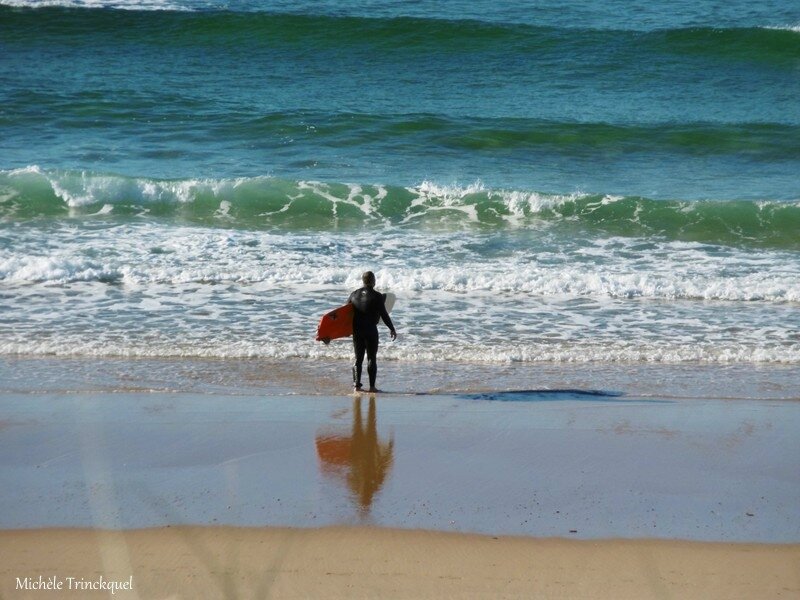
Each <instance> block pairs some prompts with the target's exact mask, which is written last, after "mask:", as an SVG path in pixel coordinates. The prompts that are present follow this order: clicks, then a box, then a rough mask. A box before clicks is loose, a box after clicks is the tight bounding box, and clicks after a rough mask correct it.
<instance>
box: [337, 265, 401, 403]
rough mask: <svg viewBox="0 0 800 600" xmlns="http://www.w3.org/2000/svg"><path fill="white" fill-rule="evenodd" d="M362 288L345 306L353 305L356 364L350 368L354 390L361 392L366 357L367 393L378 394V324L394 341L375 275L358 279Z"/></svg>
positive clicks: (392, 327) (368, 272)
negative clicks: (376, 285) (381, 320)
mask: <svg viewBox="0 0 800 600" xmlns="http://www.w3.org/2000/svg"><path fill="white" fill-rule="evenodd" d="M361 281H362V283H363V284H364V286H363V287H361V288H359V289H357V290H355V291H354V292H353V293H352V294H350V298H348V300H347V301H348V302H349V303H350V304H352V305H353V350H354V351H355V354H356V362H355V364H354V365H353V386H354V388H355V389H356V390H360V389H361V387H362V386H361V369H362V366H363V364H364V353H366V355H367V374H368V375H369V391H370V392H377V391H378V390H377V389H376V388H375V378H376V377H377V375H378V363H377V357H378V321H379V320H380V319H383V322H384V323H385V324H386V326H387V327H388V328H389V331H390V332H391V336H392V340H395V339H397V332H396V331H395V329H394V325H393V324H392V320H391V319H390V318H389V313H388V312H386V306H385V305H384V296H383V294H381V293H379V292H376V291H375V274H374V273H373V272H372V271H366V272H365V273H364V274H363V275H362V276H361Z"/></svg>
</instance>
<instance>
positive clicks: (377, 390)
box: [368, 387, 380, 394]
mask: <svg viewBox="0 0 800 600" xmlns="http://www.w3.org/2000/svg"><path fill="white" fill-rule="evenodd" d="M368 391H369V393H370V394H377V393H378V392H380V390H379V389H378V388H375V387H371V388H369V390H368Z"/></svg>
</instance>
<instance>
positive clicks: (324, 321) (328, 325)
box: [317, 292, 397, 344]
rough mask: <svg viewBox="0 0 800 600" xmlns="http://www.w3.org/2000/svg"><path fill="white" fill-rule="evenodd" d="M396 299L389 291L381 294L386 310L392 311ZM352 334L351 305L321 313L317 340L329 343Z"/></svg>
mask: <svg viewBox="0 0 800 600" xmlns="http://www.w3.org/2000/svg"><path fill="white" fill-rule="evenodd" d="M396 299H397V296H395V295H394V294H393V293H391V292H387V293H385V294H384V295H383V300H384V305H385V306H386V312H392V307H394V302H395V300H396ZM351 335H353V305H352V304H350V303H348V304H345V305H343V306H340V307H339V308H334V309H333V310H332V311H330V312H327V313H325V314H324V315H322V318H321V319H320V320H319V326H318V327H317V341H318V342H323V343H324V344H330V343H331V340H338V339H339V338H343V337H350V336H351Z"/></svg>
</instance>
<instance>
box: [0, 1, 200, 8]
mask: <svg viewBox="0 0 800 600" xmlns="http://www.w3.org/2000/svg"><path fill="white" fill-rule="evenodd" d="M0 5H4V6H12V7H14V8H50V7H61V8H112V9H118V10H167V11H189V10H191V8H189V7H187V6H184V5H181V4H176V3H174V2H167V1H165V0H0Z"/></svg>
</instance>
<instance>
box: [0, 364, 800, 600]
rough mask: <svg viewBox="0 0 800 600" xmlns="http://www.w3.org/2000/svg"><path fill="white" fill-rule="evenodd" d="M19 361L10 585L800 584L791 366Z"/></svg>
mask: <svg viewBox="0 0 800 600" xmlns="http://www.w3.org/2000/svg"><path fill="white" fill-rule="evenodd" d="M13 362H14V364H13V365H10V364H9V363H6V364H5V367H4V368H5V369H7V370H8V371H9V372H11V371H12V370H13V372H14V373H16V374H17V376H16V378H15V379H14V381H12V380H11V379H8V380H7V382H9V383H7V384H6V386H7V387H6V389H5V390H3V393H2V394H0V415H1V419H2V420H1V421H0V457H1V458H0V485H2V487H3V490H4V492H3V494H2V495H0V530H2V531H0V554H2V555H3V557H4V560H3V565H2V567H1V568H0V569H1V570H0V594H2V597H3V598H17V597H19V598H27V597H84V595H86V594H89V595H88V596H86V597H91V596H92V594H93V595H94V596H96V597H103V594H105V595H108V594H109V593H110V592H109V591H108V589H104V590H96V591H90V590H89V589H82V590H69V589H68V586H69V584H70V581H71V582H72V583H73V584H75V585H78V584H77V583H76V582H79V581H84V582H88V583H85V584H84V585H87V586H90V585H98V586H99V585H101V583H100V582H99V581H100V580H99V578H101V577H102V578H103V581H104V582H105V584H106V585H108V582H109V581H114V582H117V584H119V585H123V584H124V582H126V581H129V582H130V586H132V587H133V589H132V590H131V591H128V590H125V589H117V590H115V593H114V597H136V598H165V597H174V598H250V597H258V598H262V597H269V598H294V597H297V598H307V597H309V598H317V597H325V598H345V597H348V598H349V597H364V598H372V597H385V598H445V597H454V598H488V597H491V598H495V597H500V598H502V597H507V598H528V597H564V598H754V597H758V598H782V597H783V598H791V597H797V595H798V593H800V576H798V573H800V519H798V518H797V506H798V502H797V501H798V498H800V479H799V478H798V475H797V473H798V471H797V457H798V455H800V448H798V441H797V436H796V432H797V431H798V429H799V428H800V403H798V402H797V401H796V399H794V398H793V396H792V394H794V393H795V390H794V389H793V388H792V387H791V384H790V383H787V382H790V381H791V376H790V375H791V374H790V373H788V372H787V371H777V372H773V373H771V374H770V373H766V372H758V373H751V379H750V380H746V379H744V378H742V379H740V380H739V383H738V386H736V387H737V389H738V390H739V392H740V394H741V396H740V397H738V398H730V397H729V398H727V399H725V398H714V397H713V395H712V394H709V393H705V394H704V393H696V396H697V397H694V398H692V397H691V391H692V389H694V390H697V391H699V392H702V390H703V389H704V388H702V386H700V385H698V384H697V382H699V381H702V380H703V379H704V378H703V376H702V375H703V374H702V373H696V372H694V373H693V372H689V371H686V370H684V371H682V370H680V369H673V371H672V372H670V368H669V367H664V368H662V369H661V371H657V370H654V371H653V372H659V373H660V377H661V379H660V381H668V380H672V381H674V382H676V384H675V385H674V386H673V392H674V393H673V394H672V395H671V397H665V396H666V395H665V394H659V393H658V391H659V389H661V388H659V385H661V384H659V383H658V382H656V383H655V384H654V385H653V386H652V389H651V393H649V394H648V393H640V391H639V389H638V387H637V386H639V387H645V386H644V384H643V383H642V382H641V380H636V379H635V378H631V377H629V378H628V379H627V381H629V382H630V383H629V386H627V387H626V386H625V385H620V386H615V387H616V389H614V388H612V386H611V385H608V382H605V383H606V385H601V386H597V387H590V386H589V385H588V380H589V379H590V378H591V376H592V374H591V373H590V372H584V373H583V374H582V375H579V370H574V371H572V372H571V374H570V371H569V370H568V369H565V370H564V378H563V382H564V387H560V388H553V387H550V388H549V389H548V386H546V385H542V387H538V388H528V389H524V388H523V387H522V385H523V384H525V383H530V380H528V381H526V380H523V379H520V378H519V377H518V374H516V376H517V379H516V383H517V386H516V387H511V386H510V385H509V386H508V388H506V389H495V390H494V391H491V390H487V389H486V387H488V386H485V387H481V386H479V385H475V386H471V389H468V390H461V391H458V390H455V389H451V390H431V389H428V390H421V391H420V390H414V389H413V387H412V386H415V385H417V386H419V387H422V386H423V384H422V379H419V378H418V379H414V377H413V376H410V375H409V377H407V378H396V379H394V381H395V382H398V381H401V382H403V384H404V385H406V386H408V388H411V389H409V391H408V392H406V393H399V392H396V391H395V392H389V393H384V394H379V395H377V396H371V395H367V394H363V395H360V396H356V397H354V396H352V395H349V394H347V393H346V392H345V391H344V390H338V389H337V388H336V387H335V385H334V384H331V385H330V389H331V391H328V392H327V393H326V392H324V391H322V390H319V391H316V392H315V393H314V394H311V395H309V394H300V393H299V390H298V389H297V387H298V386H297V385H295V386H294V387H293V386H292V383H291V382H292V375H291V368H290V367H288V366H286V371H285V372H284V373H283V375H284V377H280V376H278V375H274V376H273V377H272V378H271V380H270V381H271V384H270V386H271V387H270V386H262V388H261V390H262V393H260V394H255V393H254V390H255V389H258V386H259V385H260V380H258V378H257V377H255V376H253V377H252V379H251V380H250V381H249V382H248V381H247V380H246V379H247V378H246V377H241V379H242V380H243V381H242V382H241V383H240V387H239V388H235V387H233V386H231V387H230V388H227V389H236V390H237V391H238V392H239V393H236V394H233V393H227V394H226V393H222V391H221V388H223V386H220V385H219V383H218V382H216V381H214V380H215V376H213V375H209V373H210V372H211V369H210V368H209V366H208V365H205V366H203V365H192V364H190V363H188V362H185V363H181V362H180V361H176V362H175V363H172V367H175V366H179V367H181V368H182V369H183V373H184V375H182V376H177V375H176V376H173V377H172V379H171V382H172V385H173V386H175V387H176V388H180V387H183V388H184V389H183V391H177V390H173V391H158V390H154V389H152V388H153V387H154V382H153V381H152V380H150V381H145V380H136V378H131V377H129V376H125V377H123V376H120V375H114V376H109V375H108V373H111V372H114V373H116V374H121V373H128V374H130V373H136V372H137V369H141V368H142V366H141V365H139V366H137V365H136V364H135V361H131V362H128V363H125V361H108V362H107V363H106V364H105V366H102V365H101V366H98V365H97V364H94V365H93V367H92V370H91V377H83V378H82V379H81V378H80V377H78V376H76V377H75V379H74V380H73V381H72V382H70V380H69V378H67V377H65V378H64V380H63V381H62V384H63V387H64V388H65V389H62V390H61V391H56V390H53V389H46V388H48V387H50V386H51V385H53V382H48V376H47V372H48V370H51V369H52V370H53V372H56V370H58V369H57V367H58V365H50V364H48V363H47V361H44V362H37V361H28V362H26V361H24V360H16V361H13ZM55 362H58V361H55ZM67 363H69V361H65V362H64V363H61V369H60V372H61V373H66V372H67V371H68V370H67V369H65V366H66V365H67ZM72 364H73V365H74V366H80V363H79V362H75V363H72ZM120 366H123V367H124V369H119V367H120ZM392 368H393V367H391V366H390V367H389V369H387V371H389V374H390V376H387V378H386V380H387V381H388V382H389V383H391V382H392V378H394V377H396V376H397V373H392V371H391V369H392ZM164 369H165V372H166V370H167V367H166V366H165V367H164ZM242 369H243V370H242V371H240V372H239V375H240V376H242V375H243V374H244V373H246V372H249V370H251V369H252V370H253V372H255V367H254V365H249V366H246V367H243V368H242ZM26 370H27V371H28V377H27V378H26V377H24V376H23V375H24V373H25V371H26ZM201 371H203V372H205V373H206V376H207V379H206V380H204V381H202V382H200V383H198V381H197V378H194V377H192V376H191V374H192V373H198V372H201ZM36 372H38V373H39V375H38V376H37V375H36ZM71 372H72V373H73V374H75V373H81V371H80V369H72V371H71ZM87 372H88V371H87ZM103 373H105V374H103ZM186 373H189V375H186ZM83 374H84V375H85V372H84V373H83ZM531 374H532V375H533V374H534V373H531ZM428 375H429V378H428V379H435V376H436V374H435V373H429V374H428ZM538 375H539V379H540V380H546V378H547V377H548V376H549V375H548V373H547V372H546V371H542V372H541V373H539V374H538ZM228 376H229V377H230V375H228ZM514 376H515V374H513V373H510V374H507V377H508V382H509V383H512V384H513V383H514V380H513V377H514ZM579 376H582V377H584V378H585V379H586V380H587V382H584V383H583V384H582V383H581V380H580V379H579ZM181 377H183V379H181ZM209 377H210V380H209V379H208V378H209ZM610 377H611V379H610V381H613V382H616V383H623V382H624V381H625V377H624V374H623V372H622V370H618V372H617V373H616V375H613V374H612V375H611V376H610ZM79 379H81V381H80V382H78V380H79ZM26 380H27V383H25V381H26ZM332 380H333V377H332ZM54 381H55V379H54ZM465 381H466V380H462V381H461V383H462V384H464V383H465ZM681 381H683V382H689V383H684V384H680V383H678V382H681ZM748 381H749V382H748ZM189 382H193V383H189ZM770 382H772V383H770ZM781 382H782V383H781ZM547 383H548V384H550V383H554V382H550V381H548V382H547ZM601 383H602V382H601ZM318 384H319V386H320V387H323V383H322V380H319V381H318ZM26 385H27V389H25V386H26ZM395 385H398V384H397V383H395ZM568 385H569V386H574V387H566V386H568ZM125 386H127V387H125ZM137 386H138V387H139V388H140V390H139V391H134V389H135V388H136V387H137ZM192 386H194V387H192ZM215 386H219V387H215ZM148 387H149V388H150V389H149V390H147V391H143V390H142V389H141V388H148ZM733 387H734V386H731V388H733ZM188 388H191V389H188ZM710 388H711V386H709V387H708V388H706V389H707V391H708V390H710ZM109 390H116V391H109ZM769 394H772V396H771V397H770V395H769ZM759 395H760V396H761V397H758V396H759ZM18 578H19V581H18ZM69 578H72V580H70V579H69ZM131 578H132V579H131ZM48 582H49V583H48ZM58 582H61V584H62V589H60V590H59V589H55V590H36V589H33V588H34V587H35V586H36V585H40V586H46V585H56V584H57V583H58ZM26 585H27V586H28V587H27V589H26V587H25V586H26ZM63 586H67V588H64V587H63ZM17 588H20V589H17ZM90 592H91V593H90ZM125 594H128V595H127V596H125Z"/></svg>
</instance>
